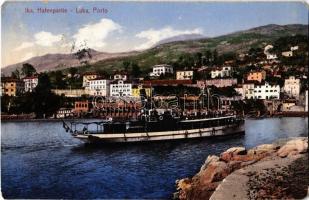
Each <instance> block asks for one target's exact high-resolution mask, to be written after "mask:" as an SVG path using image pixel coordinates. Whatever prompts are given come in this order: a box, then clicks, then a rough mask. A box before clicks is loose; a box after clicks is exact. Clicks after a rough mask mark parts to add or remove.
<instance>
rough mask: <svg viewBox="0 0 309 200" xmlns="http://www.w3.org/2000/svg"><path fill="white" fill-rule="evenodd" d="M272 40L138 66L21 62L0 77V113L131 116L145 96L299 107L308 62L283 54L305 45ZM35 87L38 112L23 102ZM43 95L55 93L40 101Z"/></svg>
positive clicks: (252, 111)
mask: <svg viewBox="0 0 309 200" xmlns="http://www.w3.org/2000/svg"><path fill="white" fill-rule="evenodd" d="M294 38H295V37H294ZM294 44H297V39H296V42H294ZM273 48H274V46H273V45H272V44H267V45H265V47H264V49H261V48H256V49H254V48H251V49H250V50H249V51H248V52H245V53H242V54H238V55H236V57H234V58H232V59H231V58H229V56H226V57H223V58H221V60H220V61H218V60H219V58H218V55H217V52H216V51H214V52H210V51H206V52H204V53H199V52H198V53H195V54H193V56H192V57H184V58H181V59H182V60H181V61H182V62H181V63H180V62H178V63H173V64H161V63H160V64H156V65H154V66H151V67H150V71H149V70H148V71H146V72H145V71H144V72H143V71H142V70H141V69H140V67H139V66H138V65H137V64H135V63H130V62H128V61H125V62H123V66H124V68H123V69H119V70H114V71H112V72H111V73H104V72H103V73H100V72H97V71H85V72H79V70H78V68H70V69H69V70H66V72H62V71H56V72H48V73H37V72H36V69H35V66H32V65H31V64H28V63H25V64H23V67H22V69H21V71H19V70H18V69H17V70H16V71H14V72H12V75H11V76H6V77H2V78H1V99H2V106H1V108H2V110H1V112H2V115H1V117H2V119H4V120H5V119H31V118H49V119H51V118H77V117H84V118H91V117H97V118H109V117H114V118H134V117H136V116H138V115H139V114H140V112H141V108H142V107H143V106H145V105H146V104H145V102H146V101H147V100H148V101H149V99H151V100H152V103H150V104H153V106H154V107H156V108H165V109H167V108H176V107H177V108H181V109H182V110H183V112H186V113H187V114H188V113H189V114H192V113H193V114H194V113H196V112H198V111H201V110H206V111H207V110H218V111H219V110H221V111H223V110H225V111H228V110H231V109H233V110H236V111H237V112H238V114H242V115H246V116H249V117H250V116H252V117H261V116H274V115H275V116H303V115H306V113H307V112H308V82H307V73H308V68H307V67H306V66H304V65H299V64H297V63H296V64H295V63H294V62H291V61H293V60H297V59H299V58H300V57H301V56H305V57H308V55H307V54H305V55H302V52H304V50H305V49H304V48H306V47H304V46H301V44H300V45H294V46H293V45H291V44H287V47H285V48H284V49H285V51H281V52H279V54H278V53H277V54H275V53H274V51H273ZM277 51H278V50H277ZM190 62H191V63H190ZM40 81H41V82H42V83H41V85H42V86H40ZM44 84H45V85H44ZM38 85H39V87H38ZM210 92H211V94H210ZM36 93H42V94H41V96H42V98H45V101H46V102H44V100H43V101H41V100H39V102H37V103H38V104H41V105H37V107H38V108H37V109H38V110H40V111H42V112H37V110H36V108H34V106H35V104H34V105H32V106H31V107H33V109H31V108H29V107H27V106H26V107H27V108H26V109H24V108H25V104H27V99H30V101H33V98H39V96H40V95H39V96H36V95H37V94H36ZM45 93H46V94H45ZM31 94H32V95H31ZM48 95H50V97H48ZM208 97H209V98H208ZM46 98H48V99H46ZM49 98H51V99H52V98H54V100H55V101H52V102H50V103H48V100H49ZM29 103H30V102H28V104H29ZM42 104H45V105H42ZM49 104H52V105H49ZM147 105H148V106H149V103H148V104H147ZM42 106H43V107H44V108H46V109H45V110H44V109H43V110H42ZM151 106H152V105H151ZM162 106H163V107H162ZM47 108H48V109H47Z"/></svg>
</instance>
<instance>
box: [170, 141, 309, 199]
mask: <svg viewBox="0 0 309 200" xmlns="http://www.w3.org/2000/svg"><path fill="white" fill-rule="evenodd" d="M308 186H309V166H308V138H305V137H297V138H285V139H280V140H278V141H276V142H274V143H273V144H262V145H259V146H256V147H254V148H251V149H248V150H247V149H245V148H244V147H233V148H230V149H228V150H226V151H225V152H223V153H221V155H220V156H216V155H209V156H208V157H207V159H206V161H205V163H204V164H203V165H202V167H201V169H200V171H199V172H198V173H197V174H196V175H194V176H193V177H192V178H184V179H181V180H177V181H176V188H177V192H175V193H174V195H173V199H179V200H183V199H212V200H215V199H302V198H304V197H306V196H307V195H308V194H309V189H308Z"/></svg>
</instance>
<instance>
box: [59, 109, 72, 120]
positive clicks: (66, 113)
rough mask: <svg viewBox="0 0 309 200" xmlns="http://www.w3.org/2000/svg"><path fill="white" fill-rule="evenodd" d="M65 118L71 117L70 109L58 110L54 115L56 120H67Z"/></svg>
mask: <svg viewBox="0 0 309 200" xmlns="http://www.w3.org/2000/svg"><path fill="white" fill-rule="evenodd" d="M67 117H73V112H72V109H71V108H60V109H59V110H58V111H57V113H56V118H58V119H61V118H67Z"/></svg>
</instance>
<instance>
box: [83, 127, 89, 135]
mask: <svg viewBox="0 0 309 200" xmlns="http://www.w3.org/2000/svg"><path fill="white" fill-rule="evenodd" d="M87 132H88V129H87V127H86V126H84V128H83V134H86V133H87Z"/></svg>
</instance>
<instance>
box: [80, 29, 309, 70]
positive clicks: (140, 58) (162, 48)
mask: <svg viewBox="0 0 309 200" xmlns="http://www.w3.org/2000/svg"><path fill="white" fill-rule="evenodd" d="M293 35H308V25H299V24H295V25H284V26H280V25H273V24H271V25H267V26H261V27H257V28H253V29H249V30H245V31H239V32H235V33H231V34H228V35H223V36H219V37H214V38H205V39H198V40H191V41H180V42H171V43H166V44H161V45H158V46H156V47H154V48H152V49H149V50H145V51H143V52H141V53H139V54H137V55H134V56H131V57H126V58H117V59H110V60H105V61H99V62H97V63H95V64H92V65H90V66H82V67H80V68H79V69H80V71H81V72H85V71H97V72H107V73H110V72H112V71H113V70H121V69H123V62H124V61H129V62H133V63H136V64H138V66H140V68H141V70H142V71H143V72H147V71H149V70H150V68H151V66H153V65H155V64H160V63H169V64H172V63H173V62H175V61H177V60H178V59H179V58H180V56H183V55H185V54H188V53H190V54H193V53H197V52H205V51H206V50H210V51H214V50H215V49H216V51H217V52H218V54H219V55H222V54H226V53H231V52H232V53H242V52H246V51H248V50H249V49H250V48H257V47H261V48H263V47H264V46H265V45H266V44H272V43H273V42H274V41H275V40H277V39H278V38H280V37H283V36H293Z"/></svg>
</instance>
